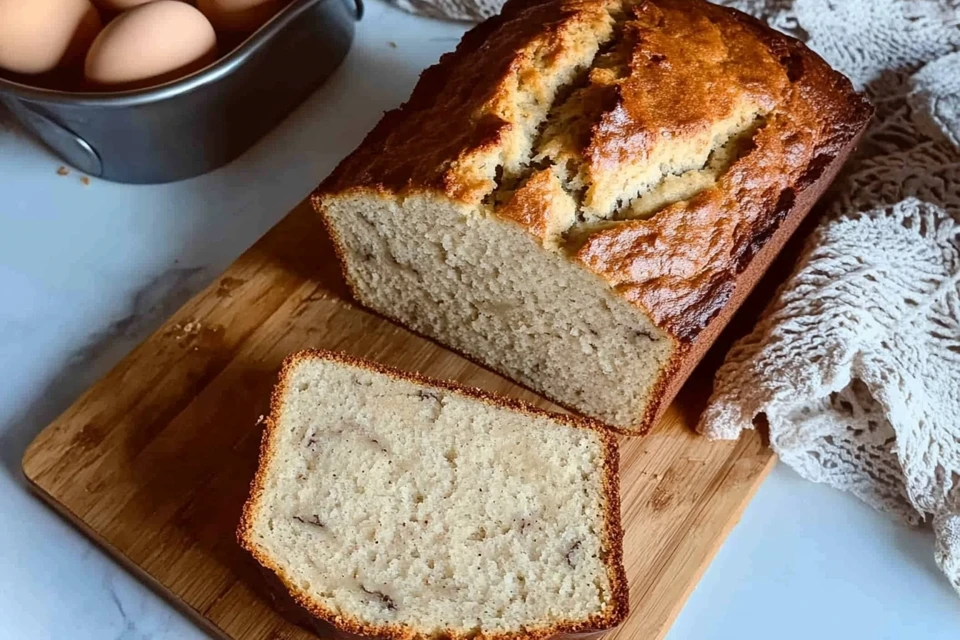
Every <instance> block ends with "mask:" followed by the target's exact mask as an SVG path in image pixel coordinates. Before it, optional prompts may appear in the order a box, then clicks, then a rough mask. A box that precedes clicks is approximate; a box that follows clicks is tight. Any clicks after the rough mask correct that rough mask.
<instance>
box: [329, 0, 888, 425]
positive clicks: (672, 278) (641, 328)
mask: <svg viewBox="0 0 960 640" xmlns="http://www.w3.org/2000/svg"><path fill="white" fill-rule="evenodd" d="M871 113H872V109H871V107H870V106H869V105H868V104H867V103H866V101H865V100H864V99H863V98H862V97H861V96H860V95H858V94H857V93H855V92H854V90H853V89H852V87H851V85H850V83H849V81H848V80H847V79H846V78H844V77H843V76H842V75H840V74H839V73H837V72H835V71H833V70H832V69H830V67H829V66H828V65H827V64H826V63H825V62H824V61H823V60H822V59H821V58H819V57H818V56H817V55H816V54H814V53H813V52H811V51H810V50H809V49H807V48H806V47H805V46H804V45H803V44H802V43H800V42H799V41H797V40H794V39H792V38H789V37H787V36H785V35H782V34H780V33H778V32H775V31H773V30H771V29H770V28H768V27H767V26H765V25H763V24H762V23H760V22H758V21H757V20H755V19H753V18H750V17H749V16H747V15H745V14H743V13H740V12H738V11H735V10H733V9H729V8H724V7H719V6H715V5H712V4H709V3H707V2H704V1H702V0H510V2H508V3H507V5H506V6H505V7H504V9H503V12H502V14H501V15H499V16H497V17H495V18H493V19H490V20H488V21H487V22H485V23H483V24H481V25H479V26H477V27H476V28H474V29H473V30H471V31H470V32H468V33H467V34H466V35H465V36H464V38H463V40H462V42H461V43H460V45H459V46H458V47H457V49H456V51H454V52H453V53H449V54H447V55H445V56H444V57H443V58H442V59H441V60H440V62H439V63H438V64H437V65H436V66H434V67H431V68H430V69H428V70H426V71H425V72H424V73H423V75H422V76H421V78H420V82H419V84H418V85H417V87H416V89H415V90H414V92H413V95H412V96H411V97H410V99H409V101H408V102H407V103H406V104H404V105H403V106H401V107H400V108H399V109H396V110H395V111H391V112H389V113H387V114H386V115H385V116H384V118H383V120H382V121H381V122H380V123H379V124H378V125H377V127H376V128H375V129H374V130H373V131H372V132H371V133H370V134H369V135H368V136H367V138H366V139H365V140H364V141H363V143H362V144H361V145H360V147H359V148H358V149H357V150H356V151H355V152H354V153H353V154H352V155H350V156H349V157H348V158H346V159H345V160H344V161H343V162H342V163H341V164H340V166H339V167H338V168H337V169H336V170H335V171H334V172H333V173H332V174H331V175H330V177H329V178H328V179H327V180H326V181H325V182H323V184H322V185H320V187H319V188H318V190H317V191H316V193H315V195H314V202H315V205H316V206H317V208H318V210H319V211H320V212H321V214H322V215H323V217H324V219H325V220H326V222H327V225H328V228H329V230H330V232H331V235H332V236H333V239H334V242H335V245H336V247H337V250H338V253H339V255H340V259H341V261H342V264H343V268H344V274H345V277H346V279H347V281H348V283H349V284H350V286H351V288H352V290H353V292H354V294H355V296H356V298H357V299H358V300H359V301H360V302H361V303H362V304H364V305H366V306H368V307H370V308H371V309H374V310H375V311H378V312H380V313H382V314H384V315H386V316H387V317H389V318H392V319H394V320H396V321H398V322H400V323H402V324H404V325H407V326H408V327H410V328H412V329H413V330H415V331H417V332H419V333H422V334H425V335H427V336H429V337H432V338H434V339H436V340H438V341H439V342H441V343H443V344H445V345H448V346H450V347H451V348H453V349H456V350H458V351H460V352H462V353H464V354H466V355H468V356H470V357H472V358H474V359H476V360H477V361H479V362H481V363H483V364H485V365H487V366H489V367H491V368H493V369H495V370H497V371H499V372H501V373H503V374H504V375H506V376H509V377H510V378H513V379H514V380H517V381H519V382H520V383H522V384H524V385H526V386H528V387H530V388H532V389H534V390H536V391H538V392H540V393H542V394H544V395H546V396H547V397H549V398H551V399H553V400H554V401H556V402H558V403H560V404H562V405H565V406H567V407H569V408H571V409H574V410H576V411H579V412H581V413H584V414H586V415H589V416H593V417H596V418H599V419H601V420H603V421H604V422H606V423H607V424H609V425H612V426H613V427H614V428H616V429H618V430H620V431H623V432H625V433H642V432H644V431H646V430H647V429H648V428H649V427H650V426H651V425H652V424H653V422H654V421H655V420H656V419H657V417H658V416H659V415H660V413H661V412H662V411H663V410H664V409H665V408H666V406H667V405H668V404H669V402H670V401H671V399H672V398H673V396H674V394H675V393H676V391H677V390H678V389H679V387H680V385H681V384H682V383H683V381H684V379H685V378H686V376H687V375H688V374H689V372H690V371H691V370H692V368H693V366H694V365H695V364H696V362H697V361H698V360H699V358H700V357H701V356H702V354H703V352H704V351H705V350H706V348H707V347H708V346H709V344H710V343H711V342H712V341H713V339H714V338H715V337H716V335H717V334H718V333H719V331H720V329H721V328H722V327H723V325H724V324H726V322H727V321H728V320H729V318H730V316H731V315H732V313H733V311H734V310H735V308H736V307H737V305H738V304H739V303H740V302H741V301H742V300H743V298H744V297H745V296H746V294H747V293H748V292H749V290H750V289H751V288H752V287H753V285H754V284H755V282H756V280H757V279H758V278H759V277H760V275H761V273H762V271H763V270H764V269H765V268H766V266H767V265H768V264H769V263H770V262H771V260H772V259H773V257H774V256H775V254H776V253H777V251H779V249H780V248H781V247H782V245H783V243H784V242H785V241H786V239H787V237H788V236H789V235H790V234H791V233H792V232H793V231H794V230H795V229H796V226H797V225H798V224H799V222H800V220H801V219H802V217H803V216H804V215H805V214H806V213H807V212H808V211H809V209H810V207H811V206H812V204H813V202H814V201H815V200H816V198H817V197H818V196H819V194H820V193H821V192H822V191H823V189H824V188H825V187H826V185H827V184H828V183H829V182H830V180H831V179H832V178H833V176H834V175H835V173H836V171H837V170H838V168H839V166H840V164H841V163H842V161H843V159H844V157H845V156H846V155H847V154H848V153H849V151H850V149H851V148H852V146H853V144H854V143H855V141H856V139H857V137H858V136H859V133H860V132H861V131H862V130H863V128H864V127H865V125H866V122H867V121H868V119H869V118H870V115H871Z"/></svg>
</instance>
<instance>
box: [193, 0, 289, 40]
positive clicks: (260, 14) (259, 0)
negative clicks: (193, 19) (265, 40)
mask: <svg viewBox="0 0 960 640" xmlns="http://www.w3.org/2000/svg"><path fill="white" fill-rule="evenodd" d="M288 4H290V0H197V8H198V9H200V11H202V12H203V15H205V16H207V18H209V19H210V22H211V23H213V26H214V28H216V29H217V30H218V31H229V32H232V33H253V32H254V31H256V30H257V29H258V28H259V27H260V25H262V24H263V23H264V22H266V21H267V20H269V19H270V18H271V17H273V15H274V14H276V13H277V12H278V11H280V9H282V8H283V7H285V6H286V5H288Z"/></svg>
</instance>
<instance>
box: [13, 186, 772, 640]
mask: <svg viewBox="0 0 960 640" xmlns="http://www.w3.org/2000/svg"><path fill="white" fill-rule="evenodd" d="M721 343H723V340H721ZM305 347H322V348H326V349H339V350H343V351H347V352H349V353H352V354H355V355H359V356H366V357H369V358H373V359H376V360H380V361H382V362H384V363H386V364H390V365H394V366H397V367H400V368H404V369H410V370H417V371H421V372H423V373H425V374H427V375H430V376H435V377H439V378H451V379H455V380H458V381H460V382H463V383H466V384H470V385H474V386H478V387H483V388H485V389H488V390H491V391H495V392H500V393H504V394H508V395H512V396H515V397H518V398H522V399H524V400H528V401H531V402H534V403H535V404H537V405H539V406H542V407H546V408H554V409H556V407H555V406H554V405H552V404H550V403H549V402H548V401H546V400H543V399H542V398H539V397H538V396H536V395H535V394H533V393H532V392H530V391H528V390H525V389H523V388H520V387H517V386H516V385H514V384H512V383H510V382H508V381H507V380H505V379H504V378H502V377H500V376H498V375H496V374H494V373H491V372H490V371H487V370H485V369H483V368H482V367H479V366H477V365H476V364H474V363H472V362H470V361H468V360H465V359H464V358H462V357H459V356H457V355H455V354H453V353H451V352H449V351H446V350H445V349H443V348H442V347H440V346H438V345H436V344H434V343H432V342H430V341H428V340H426V339H424V338H421V337H419V336H416V335H413V334H411V333H409V332H408V331H406V330H404V329H402V328H400V327H399V326H397V325H394V324H392V323H390V322H389V321H387V320H385V319H383V318H381V317H379V316H377V315H375V314H372V313H370V312H368V311H366V310H363V309H361V308H359V307H357V306H355V305H354V304H353V302H352V300H351V298H350V296H349V293H348V292H347V290H346V287H345V285H344V283H343V280H342V278H341V276H340V272H339V268H338V266H337V264H336V261H335V258H334V256H333V250H332V247H331V246H330V242H329V240H328V239H327V237H326V234H325V233H324V231H323V229H322V225H321V224H320V222H319V220H318V219H317V217H316V216H315V215H314V214H313V212H312V211H311V210H310V208H309V205H307V204H306V203H304V204H301V205H300V206H299V207H298V208H297V209H295V210H294V211H293V212H291V213H290V215H288V216H287V217H286V218H285V219H284V220H283V221H282V222H281V223H279V224H278V225H277V226H276V227H275V228H274V229H272V230H271V231H270V232H269V233H268V234H267V235H266V236H265V237H264V238H262V239H261V240H260V241H259V242H258V243H257V244H256V245H254V246H253V247H252V248H251V249H249V250H248V251H247V252H246V253H244V254H243V255H242V256H241V257H240V258H239V259H238V260H237V261H236V262H235V263H234V264H233V265H232V266H231V267H230V268H229V269H228V270H227V271H226V273H224V274H223V275H222V276H221V277H220V278H219V279H218V280H216V281H215V282H214V283H213V284H211V285H210V286H209V287H208V288H207V289H206V290H204V291H203V292H201V293H200V294H198V295H197V296H196V297H195V298H194V299H193V300H191V301H190V302H189V303H187V304H186V305H185V306H184V307H183V308H181V309H180V310H179V311H178V312H177V313H176V315H174V316H173V317H172V318H170V319H169V321H167V323H166V324H165V325H164V326H163V327H161V328H160V329H159V330H158V331H157V332H156V333H155V334H154V335H153V336H151V337H150V338H149V339H148V340H147V341H146V342H144V343H143V344H142V345H140V346H139V347H137V348H136V349H135V350H134V351H133V352H132V353H130V354H129V355H128V356H127V357H126V358H125V359H124V360H123V361H122V362H121V363H120V364H119V365H117V366H116V368H114V369H113V370H112V371H111V372H110V373H109V374H108V375H107V376H106V377H105V378H103V379H102V380H101V381H100V382H99V383H97V384H96V385H95V386H94V387H92V388H91V389H90V390H88V391H87V392H86V393H85V394H84V395H83V396H82V397H81V398H80V399H79V400H78V401H77V402H76V403H75V404H74V405H73V406H72V407H71V408H70V409H69V410H67V411H66V413H64V414H63V415H62V416H60V418H58V419H57V420H56V421H55V422H54V423H53V424H51V425H50V426H49V427H48V428H47V429H46V430H44V431H43V432H42V433H41V434H40V435H39V436H38V437H37V438H36V440H35V441H34V442H33V443H32V444H31V446H30V447H29V449H28V450H27V452H26V455H25V456H24V460H23V469H24V473H25V475H26V477H27V479H28V480H29V482H30V483H31V485H32V486H33V488H34V489H35V490H36V491H37V492H38V493H39V495H40V496H41V497H43V498H44V499H46V500H47V501H48V502H49V503H50V504H51V505H52V506H53V507H55V508H56V509H57V510H58V511H59V512H60V513H62V514H63V515H64V516H65V517H66V518H68V519H69V520H70V521H71V522H73V523H74V524H76V525H77V526H79V527H80V528H81V529H83V530H84V531H85V532H86V533H87V534H88V535H89V536H91V537H92V538H93V539H94V540H96V541H97V542H98V543H99V544H100V545H102V546H103V547H104V548H105V549H107V550H108V551H109V552H110V553H112V554H113V555H115V556H116V557H117V558H118V559H120V560H121V561H122V562H123V563H124V564H125V565H126V566H127V567H128V568H130V569H131V570H132V571H133V572H134V573H136V574H138V575H139V576H140V577H142V578H143V579H144V580H145V581H146V582H148V583H149V584H150V585H151V586H153V587H154V588H155V589H157V590H158V591H159V592H160V593H161V594H162V595H164V596H166V597H167V598H168V599H170V600H171V601H172V602H174V603H175V604H177V605H179V606H180V608H181V609H183V610H184V611H185V612H187V613H188V614H189V615H191V617H192V618H193V619H195V620H196V621H197V622H198V623H199V624H200V625H201V626H202V627H204V628H205V629H207V630H208V631H210V632H211V633H213V634H214V635H215V636H217V637H223V638H235V639H238V640H255V639H268V638H269V639H271V640H279V639H293V638H312V637H315V636H314V635H313V634H312V633H310V632H308V631H306V630H305V629H303V628H301V627H298V626H296V625H295V624H293V623H291V622H289V621H288V619H287V618H285V617H284V616H282V615H280V614H279V613H278V612H277V611H276V610H275V608H274V607H273V606H272V605H271V599H270V596H269V589H268V588H267V587H266V586H265V582H264V580H263V577H262V576H261V575H260V572H259V571H258V568H257V566H256V564H255V563H254V562H253V561H252V560H251V559H250V558H249V557H248V556H247V555H246V554H245V553H244V552H243V551H241V549H240V548H239V547H238V545H237V543H236V540H235V535H234V530H235V528H236V525H237V522H238V520H239V517H240V508H241V505H242V504H243V501H244V499H245V498H246V495H247V489H248V487H249V483H250V480H251V478H252V477H253V473H254V469H255V467H256V462H257V447H258V444H259V440H260V431H261V429H260V427H259V426H258V418H259V417H260V416H261V415H262V414H265V413H266V412H267V404H268V398H269V392H270V388H271V386H272V385H273V383H274V379H275V375H276V372H277V369H278V367H279V365H280V362H281V360H282V359H283V358H284V356H286V355H287V354H288V353H290V352H292V351H295V350H297V349H301V348H305ZM709 360H710V358H709V357H708V362H707V363H705V364H704V365H702V366H701V367H700V368H699V369H698V370H697V371H696V372H694V375H693V376H692V378H691V380H690V381H689V382H688V383H687V385H686V387H685V388H684V389H683V391H682V392H681V393H680V395H679V396H678V398H677V400H676V401H675V402H674V404H673V406H672V407H671V408H670V409H669V411H668V412H667V414H666V417H665V418H664V419H663V420H661V421H660V423H659V424H658V425H657V426H656V427H655V428H654V429H653V431H652V432H651V433H650V434H649V435H647V436H646V437H645V438H639V439H638V438H632V439H631V438H621V439H620V443H621V456H622V461H621V469H622V497H623V504H622V508H623V524H624V529H625V531H626V537H625V540H624V555H625V557H624V559H625V564H626V570H627V576H628V578H629V580H630V600H631V615H630V617H629V619H628V621H627V622H626V623H625V624H624V625H623V626H622V627H620V628H619V629H618V630H617V631H615V632H612V633H611V634H609V635H608V636H607V637H608V638H624V639H625V638H642V639H644V640H646V639H649V638H660V637H662V636H663V635H665V634H666V632H667V630H668V629H669V626H670V624H671V622H672V621H673V619H674V617H675V616H676V615H677V613H678V612H679V610H680V608H681V607H682V606H683V603H684V601H685V600H686V598H687V596H688V594H689V593H690V591H691V590H692V589H693V587H694V585H695V584H696V582H697V580H698V579H699V577H700V575H701V574H702V572H703V571H704V569H705V568H706V566H707V564H708V563H709V561H710V559H711V558H712V557H713V555H714V553H715V552H716V550H717V548H718V547H719V545H720V543H721V542H722V541H723V539H724V537H725V536H726V534H727V533H728V531H729V530H730V529H731V528H732V527H733V525H734V524H735V523H736V521H737V519H738V518H739V516H740V513H741V512H742V510H743V508H744V507H745V506H746V504H747V502H748V501H749V499H750V497H751V496H752V494H753V492H754V491H755V490H756V488H757V486H758V485H759V483H760V481H761V480H762V479H763V477H764V476H765V474H766V473H767V472H768V471H769V470H770V468H771V467H772V463H773V454H772V453H771V452H770V450H769V449H768V448H767V447H765V446H764V445H763V443H762V442H761V438H760V437H759V436H758V435H756V434H755V433H749V434H745V436H744V437H743V438H741V439H740V441H739V442H723V443H716V442H708V441H707V440H705V439H703V438H700V437H698V436H696V435H695V434H694V433H693V431H692V425H693V424H694V423H695V421H696V418H697V415H698V414H699V412H700V410H701V408H702V406H703V403H704V401H705V398H706V394H707V392H708V391H709V386H710V379H711V377H712V369H713V367H714V366H715V365H712V364H711V363H710V362H709ZM713 360H714V361H715V360H716V358H715V357H714V358H713Z"/></svg>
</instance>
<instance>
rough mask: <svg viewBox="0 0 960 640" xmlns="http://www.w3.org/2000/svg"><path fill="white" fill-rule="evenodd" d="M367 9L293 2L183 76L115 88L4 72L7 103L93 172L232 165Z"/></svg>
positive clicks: (171, 174) (354, 0)
mask: <svg viewBox="0 0 960 640" xmlns="http://www.w3.org/2000/svg"><path fill="white" fill-rule="evenodd" d="M362 15H363V4H362V0H294V2H292V3H291V4H290V5H289V6H288V7H286V8H285V9H283V10H282V11H281V12H280V13H278V14H277V15H276V16H274V17H273V18H272V19H271V20H270V21H269V22H267V23H266V24H264V25H263V26H262V27H260V29H258V30H257V31H256V32H255V33H254V34H253V35H251V36H250V37H249V38H247V39H246V40H245V41H243V42H242V43H240V44H239V45H238V46H237V47H236V48H234V49H233V50H232V51H231V52H230V53H228V54H227V55H225V56H224V57H222V58H220V59H219V60H217V61H216V62H215V63H213V64H212V65H210V66H208V67H206V68H204V69H202V70H200V71H197V72H195V73H193V74H191V75H189V76H186V77H184V78H180V79H178V80H174V81H172V82H168V83H165V84H162V85H159V86H156V87H150V88H147V89H137V90H131V91H117V92H67V91H54V90H50V89H42V88H36V87H30V86H27V85H25V84H21V83H19V82H14V81H10V80H4V79H3V78H0V102H3V104H5V105H6V106H7V107H8V108H9V109H10V111H11V112H13V115H14V116H15V117H16V118H17V119H18V120H19V121H20V122H21V123H22V124H23V126H24V127H25V128H26V129H27V130H28V131H30V132H32V133H33V134H34V135H36V136H37V137H38V138H40V139H41V140H42V141H44V142H45V143H46V144H47V145H48V146H50V147H51V148H52V149H53V150H54V151H55V152H56V153H57V154H58V155H59V156H60V157H61V158H63V159H64V160H65V161H66V162H67V163H68V164H71V165H73V166H74V167H76V168H77V169H79V170H80V171H82V172H84V173H86V174H88V175H91V176H97V177H101V178H105V179H107V180H114V181H117V182H133V183H159V182H170V181H173V180H180V179H182V178H188V177H190V176H195V175H198V174H201V173H204V172H207V171H210V170H212V169H215V168H217V167H219V166H221V165H223V164H226V163H227V162H229V161H230V160H233V159H234V158H236V157H237V156H238V155H240V154H241V153H243V152H244V151H245V150H246V149H248V148H249V147H250V146H251V145H252V144H253V143H254V142H256V141H257V140H258V139H259V138H261V137H262V136H263V135H264V134H265V133H267V132H268V131H270V129H272V128H273V127H274V126H276V125H277V124H278V123H279V122H280V121H281V120H282V119H283V118H284V117H285V116H286V115H287V114H288V113H289V112H290V111H292V110H293V108H294V107H296V106H297V105H298V104H299V103H300V102H302V101H303V100H304V99H305V98H306V97H307V96H308V95H309V94H310V93H311V92H312V91H313V90H314V89H315V88H316V87H317V86H318V85H320V84H321V83H322V82H323V81H324V80H325V79H326V78H327V77H328V76H329V75H330V74H331V73H333V71H334V70H335V69H336V68H337V67H338V66H339V65H340V62H341V61H342V60H343V58H344V57H345V56H346V55H347V51H348V50H349V48H350V44H351V42H352V41H353V34H354V22H355V21H356V20H359V19H360V17H361V16H362Z"/></svg>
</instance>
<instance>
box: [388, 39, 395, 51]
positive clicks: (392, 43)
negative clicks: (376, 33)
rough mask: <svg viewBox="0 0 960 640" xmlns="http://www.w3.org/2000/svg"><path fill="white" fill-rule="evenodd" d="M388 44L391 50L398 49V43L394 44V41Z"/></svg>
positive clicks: (389, 41)
mask: <svg viewBox="0 0 960 640" xmlns="http://www.w3.org/2000/svg"><path fill="white" fill-rule="evenodd" d="M387 44H388V45H390V48H391V49H396V48H397V43H396V42H394V41H393V40H387Z"/></svg>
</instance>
